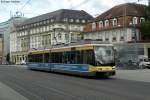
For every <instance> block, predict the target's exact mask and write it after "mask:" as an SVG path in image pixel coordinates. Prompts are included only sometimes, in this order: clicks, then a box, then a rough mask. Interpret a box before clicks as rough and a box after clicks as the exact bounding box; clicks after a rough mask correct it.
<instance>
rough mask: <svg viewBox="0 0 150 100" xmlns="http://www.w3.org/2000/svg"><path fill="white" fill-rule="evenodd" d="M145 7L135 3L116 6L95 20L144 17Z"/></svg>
mask: <svg viewBox="0 0 150 100" xmlns="http://www.w3.org/2000/svg"><path fill="white" fill-rule="evenodd" d="M145 8H146V6H145V5H142V4H135V3H125V4H120V5H117V6H115V7H113V8H111V9H109V10H108V11H106V12H104V13H102V14H101V15H99V16H98V17H96V20H104V19H109V18H115V17H120V16H125V15H126V16H144V15H145Z"/></svg>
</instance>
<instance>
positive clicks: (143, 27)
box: [141, 0, 150, 39]
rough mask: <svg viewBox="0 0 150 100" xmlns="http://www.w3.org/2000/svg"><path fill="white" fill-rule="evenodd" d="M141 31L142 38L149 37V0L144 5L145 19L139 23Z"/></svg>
mask: <svg viewBox="0 0 150 100" xmlns="http://www.w3.org/2000/svg"><path fill="white" fill-rule="evenodd" d="M141 33H142V36H143V37H144V39H150V0H149V5H148V6H147V7H146V21H145V22H143V23H141Z"/></svg>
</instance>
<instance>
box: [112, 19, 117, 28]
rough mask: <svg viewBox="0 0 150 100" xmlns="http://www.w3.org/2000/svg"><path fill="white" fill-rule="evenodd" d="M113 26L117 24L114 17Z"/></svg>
mask: <svg viewBox="0 0 150 100" xmlns="http://www.w3.org/2000/svg"><path fill="white" fill-rule="evenodd" d="M113 26H117V19H116V18H114V19H113Z"/></svg>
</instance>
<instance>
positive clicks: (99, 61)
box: [94, 46, 114, 66]
mask: <svg viewBox="0 0 150 100" xmlns="http://www.w3.org/2000/svg"><path fill="white" fill-rule="evenodd" d="M94 52H95V61H96V65H104V66H107V65H111V66H114V50H113V47H111V46H109V47H108V46H104V47H95V51H94Z"/></svg>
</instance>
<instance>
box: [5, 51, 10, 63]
mask: <svg viewBox="0 0 150 100" xmlns="http://www.w3.org/2000/svg"><path fill="white" fill-rule="evenodd" d="M6 61H7V62H10V53H8V54H7V56H6Z"/></svg>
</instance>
